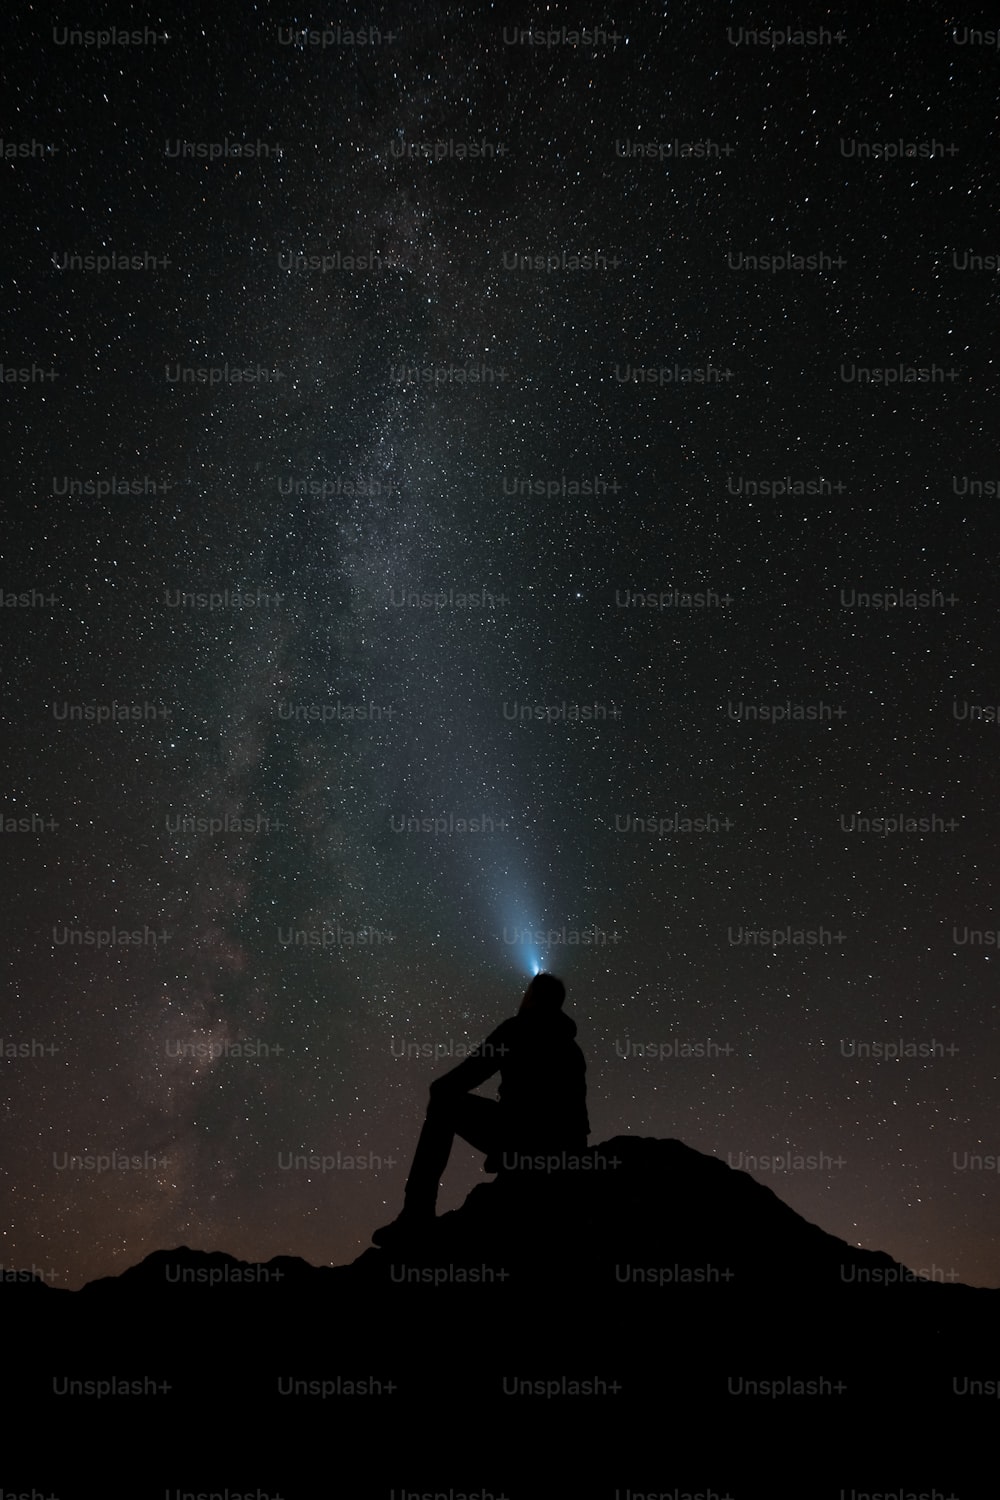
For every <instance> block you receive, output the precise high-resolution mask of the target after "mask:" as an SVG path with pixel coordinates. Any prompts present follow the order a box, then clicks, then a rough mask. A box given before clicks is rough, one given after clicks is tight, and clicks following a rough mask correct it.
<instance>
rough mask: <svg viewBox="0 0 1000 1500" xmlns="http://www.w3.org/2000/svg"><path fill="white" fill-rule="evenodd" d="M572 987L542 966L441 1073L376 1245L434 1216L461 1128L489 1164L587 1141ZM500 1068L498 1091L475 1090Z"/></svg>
mask: <svg viewBox="0 0 1000 1500" xmlns="http://www.w3.org/2000/svg"><path fill="white" fill-rule="evenodd" d="M565 998H566V987H565V985H564V984H563V982H562V980H561V979H557V978H556V977H555V975H554V974H536V975H535V977H534V979H533V980H532V981H531V983H530V984H529V985H528V988H527V990H526V991H525V994H524V998H523V1000H522V1001H521V1005H520V1008H519V1010H518V1012H517V1015H516V1016H511V1018H510V1019H509V1020H507V1021H504V1022H502V1023H501V1025H499V1026H498V1027H497V1029H496V1031H494V1032H493V1033H492V1034H491V1035H490V1036H488V1037H487V1038H486V1040H485V1042H482V1043H480V1045H479V1046H478V1047H476V1048H475V1050H474V1051H473V1052H470V1054H469V1056H468V1057H467V1058H466V1059H465V1061H464V1062H461V1063H459V1065H458V1067H457V1068H452V1070H451V1071H450V1072H449V1073H445V1074H443V1076H442V1077H441V1078H436V1079H435V1080H434V1082H433V1083H432V1084H431V1087H430V1095H431V1098H430V1103H429V1105H428V1106H427V1117H426V1119H425V1121H424V1126H423V1129H422V1130H421V1132H420V1139H419V1141H418V1142H417V1149H416V1152H415V1153H414V1157H413V1165H412V1166H411V1168H410V1175H409V1177H408V1178H407V1182H406V1190H405V1194H404V1200H403V1205H404V1206H403V1211H402V1213H401V1214H400V1215H399V1217H398V1218H397V1219H394V1220H393V1222H392V1223H391V1224H386V1225H385V1226H384V1227H383V1228H382V1229H376V1231H375V1233H374V1234H373V1235H372V1239H373V1240H374V1241H375V1243H376V1245H384V1244H388V1243H391V1241H392V1240H394V1239H395V1238H396V1237H397V1236H405V1235H408V1234H410V1233H411V1232H413V1231H420V1230H423V1229H426V1228H427V1226H428V1225H429V1224H432V1223H433V1221H434V1216H435V1207H436V1204H437V1195H438V1186H439V1184H440V1181H441V1177H442V1174H443V1173H444V1169H445V1167H446V1166H447V1164H448V1157H449V1155H450V1154H451V1148H452V1144H453V1142H454V1139H455V1136H456V1135H459V1136H461V1138H462V1140H463V1141H468V1143H469V1145H470V1146H474V1147H475V1149H476V1150H477V1151H484V1152H485V1153H486V1161H485V1162H484V1164H483V1166H484V1170H485V1171H487V1172H498V1171H501V1170H508V1169H514V1168H516V1165H517V1159H518V1157H520V1156H522V1155H527V1156H536V1155H543V1154H544V1155H549V1154H552V1153H562V1152H566V1153H579V1152H582V1151H584V1150H586V1146H587V1137H588V1136H589V1134H590V1121H589V1120H588V1118H587V1080H586V1071H587V1064H586V1061H585V1060H584V1056H583V1053H582V1052H581V1051H580V1048H579V1047H578V1046H577V1044H576V1042H575V1040H574V1038H575V1036H576V1022H575V1021H573V1020H571V1019H570V1017H569V1016H567V1015H566V1014H565V1013H564V1011H563V1010H562V1009H561V1007H562V1003H563V1000H564V999H565ZM498 1069H499V1072H500V1087H499V1089H498V1091H497V1092H498V1098H497V1099H485V1098H483V1097H482V1095H479V1094H470V1092H469V1090H470V1089H474V1088H476V1087H477V1085H479V1084H481V1083H485V1081H486V1079H487V1078H490V1077H492V1075H493V1074H494V1073H496V1072H497V1070H498Z"/></svg>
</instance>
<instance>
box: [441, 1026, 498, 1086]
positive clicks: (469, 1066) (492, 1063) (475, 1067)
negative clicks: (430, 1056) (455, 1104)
mask: <svg viewBox="0 0 1000 1500" xmlns="http://www.w3.org/2000/svg"><path fill="white" fill-rule="evenodd" d="M504 1025H506V1023H504ZM505 1035H506V1033H505V1031H504V1026H499V1027H497V1029H496V1031H494V1032H493V1034H492V1035H491V1036H488V1037H487V1038H486V1040H485V1042H480V1044H479V1046H478V1047H476V1048H474V1050H473V1051H472V1052H470V1053H469V1055H468V1057H467V1058H465V1059H464V1061H462V1062H460V1063H459V1064H458V1067H457V1068H452V1069H451V1071H450V1072H448V1073H442V1074H441V1077H440V1078H435V1080H434V1082H433V1083H432V1084H431V1097H432V1098H434V1097H438V1098H440V1097H441V1095H442V1094H467V1093H468V1092H469V1090H470V1089H474V1088H478V1087H479V1085H480V1084H481V1083H485V1082H486V1080H487V1078H492V1076H493V1074H494V1073H496V1072H497V1071H498V1070H499V1067H500V1064H501V1063H502V1062H503V1059H504V1056H505V1054H506V1052H507V1051H508V1048H507V1047H506V1046H505V1044H504V1036H505Z"/></svg>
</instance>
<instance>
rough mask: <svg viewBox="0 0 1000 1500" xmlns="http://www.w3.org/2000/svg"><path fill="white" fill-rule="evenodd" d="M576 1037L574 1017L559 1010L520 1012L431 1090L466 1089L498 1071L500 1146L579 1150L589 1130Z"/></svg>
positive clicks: (584, 1068) (438, 1094)
mask: <svg viewBox="0 0 1000 1500" xmlns="http://www.w3.org/2000/svg"><path fill="white" fill-rule="evenodd" d="M575 1038H576V1022H575V1021H574V1020H572V1019H571V1018H570V1017H569V1016H567V1015H566V1014H565V1012H564V1011H562V1010H559V1009H554V1010H549V1009H543V1008H539V1009H537V1010H526V1011H521V1012H519V1013H518V1014H517V1015H516V1016H512V1017H511V1018H510V1019H509V1020H507V1021H503V1022H501V1024H500V1025H499V1026H498V1027H497V1029H496V1030H495V1031H494V1032H491V1034H490V1035H489V1036H488V1037H487V1038H486V1040H485V1041H484V1042H481V1043H480V1045H479V1046H478V1047H476V1048H475V1050H474V1051H473V1052H470V1054H469V1056H468V1057H467V1058H466V1059H465V1061H464V1062H461V1063H459V1065H458V1067H457V1068H452V1070H451V1072H450V1073H445V1074H444V1075H443V1077H441V1078H438V1079H436V1080H435V1082H434V1083H432V1084H431V1094H432V1095H433V1096H435V1097H441V1096H442V1095H445V1094H452V1093H456V1094H464V1093H467V1092H468V1091H469V1089H474V1088H476V1087H477V1086H478V1085H479V1084H481V1083H485V1082H486V1080H487V1078H491V1077H492V1076H493V1074H494V1073H496V1072H497V1071H498V1070H499V1073H500V1086H499V1089H498V1090H497V1096H498V1101H499V1106H500V1108H499V1116H498V1119H499V1130H500V1136H501V1141H502V1144H503V1145H506V1146H510V1147H515V1146H517V1147H520V1148H522V1149H524V1150H528V1149H534V1150H541V1149H543V1148H549V1149H565V1150H569V1149H577V1150H582V1149H583V1148H584V1147H585V1146H586V1144H587V1137H588V1136H589V1134H590V1121H589V1119H588V1118H587V1077H586V1075H587V1063H586V1059H585V1058H584V1055H583V1053H582V1051H581V1050H580V1048H579V1046H578V1045H577V1043H576V1040H575Z"/></svg>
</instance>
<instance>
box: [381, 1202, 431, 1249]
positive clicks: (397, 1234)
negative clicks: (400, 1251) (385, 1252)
mask: <svg viewBox="0 0 1000 1500" xmlns="http://www.w3.org/2000/svg"><path fill="white" fill-rule="evenodd" d="M436 1220H437V1216H436V1214H435V1212H434V1204H433V1203H431V1204H426V1205H424V1206H423V1207H418V1206H416V1205H414V1204H409V1203H405V1202H404V1204H403V1211H402V1213H400V1214H399V1216H398V1217H397V1218H395V1219H393V1221H392V1223H391V1224H383V1225H382V1227H381V1229H376V1230H374V1231H373V1233H372V1242H373V1243H374V1244H376V1245H381V1246H382V1248H383V1249H388V1248H394V1247H395V1246H397V1245H402V1244H410V1243H412V1242H413V1241H414V1240H421V1239H424V1238H426V1236H427V1235H428V1234H429V1233H430V1232H431V1230H432V1229H433V1227H434V1224H435V1223H436Z"/></svg>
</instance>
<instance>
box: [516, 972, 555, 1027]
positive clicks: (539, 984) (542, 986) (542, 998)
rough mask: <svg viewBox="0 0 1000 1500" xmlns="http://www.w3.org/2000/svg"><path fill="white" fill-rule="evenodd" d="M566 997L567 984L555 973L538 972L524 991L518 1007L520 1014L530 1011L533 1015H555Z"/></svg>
mask: <svg viewBox="0 0 1000 1500" xmlns="http://www.w3.org/2000/svg"><path fill="white" fill-rule="evenodd" d="M565 998H566V986H565V985H564V984H563V982H562V980H561V979H557V978H556V976H555V975H554V974H545V973H542V974H536V975H535V977H534V979H533V980H532V981H531V983H530V984H529V985H528V988H527V989H526V990H525V992H524V998H523V1000H522V1001H521V1004H520V1006H519V1007H518V1012H517V1013H518V1015H523V1014H524V1013H525V1012H530V1013H531V1014H533V1015H538V1016H542V1015H553V1014H555V1012H556V1011H558V1010H559V1009H560V1008H561V1007H562V1003H563V1001H564V1000H565Z"/></svg>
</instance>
